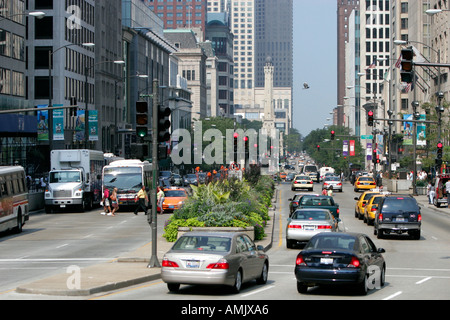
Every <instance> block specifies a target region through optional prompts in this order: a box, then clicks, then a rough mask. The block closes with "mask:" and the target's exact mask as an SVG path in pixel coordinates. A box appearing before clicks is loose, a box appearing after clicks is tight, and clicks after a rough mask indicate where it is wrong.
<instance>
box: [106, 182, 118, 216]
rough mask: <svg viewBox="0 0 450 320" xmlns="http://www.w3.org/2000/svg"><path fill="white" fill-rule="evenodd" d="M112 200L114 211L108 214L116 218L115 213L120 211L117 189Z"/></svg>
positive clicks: (112, 195)
mask: <svg viewBox="0 0 450 320" xmlns="http://www.w3.org/2000/svg"><path fill="white" fill-rule="evenodd" d="M110 199H111V208H112V211H111V212H110V213H108V216H115V214H114V213H116V211H117V210H118V209H119V200H118V199H117V188H114V189H113V192H112V194H111V197H110Z"/></svg>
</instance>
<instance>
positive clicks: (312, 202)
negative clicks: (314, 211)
mask: <svg viewBox="0 0 450 320" xmlns="http://www.w3.org/2000/svg"><path fill="white" fill-rule="evenodd" d="M300 205H304V206H333V205H334V202H333V199H331V197H314V198H313V197H303V198H302V200H300Z"/></svg>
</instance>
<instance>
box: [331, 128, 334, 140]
mask: <svg viewBox="0 0 450 320" xmlns="http://www.w3.org/2000/svg"><path fill="white" fill-rule="evenodd" d="M331 140H334V130H331Z"/></svg>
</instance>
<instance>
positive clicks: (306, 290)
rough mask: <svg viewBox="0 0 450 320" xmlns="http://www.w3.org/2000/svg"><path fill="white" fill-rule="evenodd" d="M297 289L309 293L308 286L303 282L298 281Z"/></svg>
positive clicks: (299, 291)
mask: <svg viewBox="0 0 450 320" xmlns="http://www.w3.org/2000/svg"><path fill="white" fill-rule="evenodd" d="M297 291H298V293H302V294H303V293H308V286H307V285H305V284H303V282H300V281H297Z"/></svg>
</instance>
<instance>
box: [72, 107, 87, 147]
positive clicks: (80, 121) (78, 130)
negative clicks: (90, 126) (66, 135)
mask: <svg viewBox="0 0 450 320" xmlns="http://www.w3.org/2000/svg"><path fill="white" fill-rule="evenodd" d="M84 119H85V117H84V110H77V118H76V120H75V136H74V141H84V123H85V121H84Z"/></svg>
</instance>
